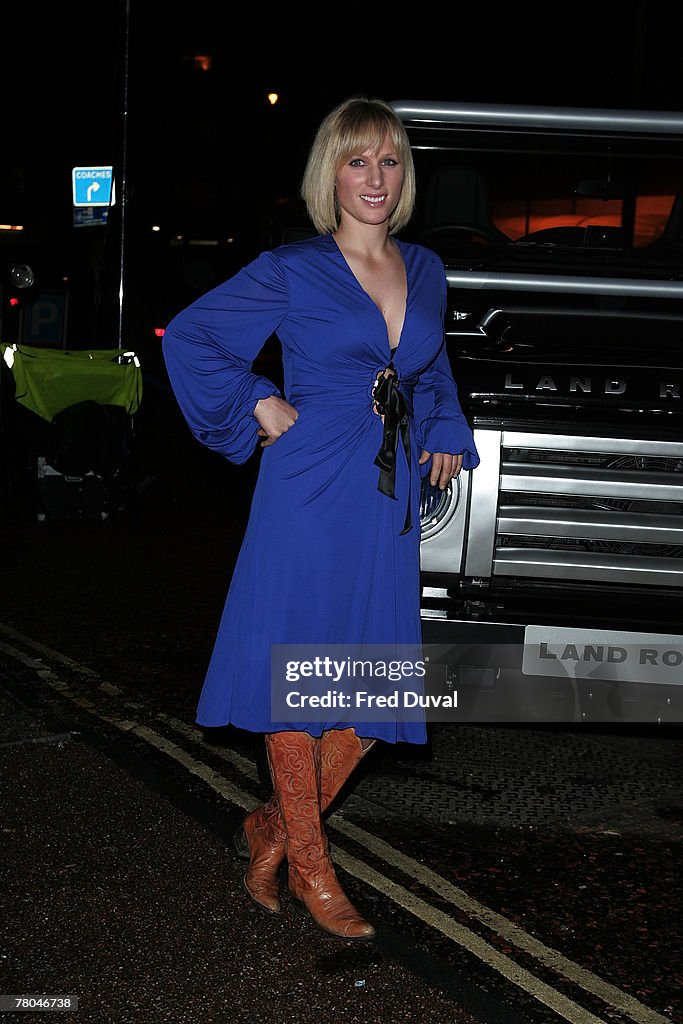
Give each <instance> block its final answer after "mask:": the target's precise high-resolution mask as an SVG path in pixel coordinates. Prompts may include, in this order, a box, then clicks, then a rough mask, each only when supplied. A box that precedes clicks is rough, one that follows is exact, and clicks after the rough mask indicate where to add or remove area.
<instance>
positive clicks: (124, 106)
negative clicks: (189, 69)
mask: <svg viewBox="0 0 683 1024" xmlns="http://www.w3.org/2000/svg"><path fill="white" fill-rule="evenodd" d="M124 12H125V13H124V24H123V83H122V100H121V164H120V167H121V189H120V192H121V239H120V248H119V329H118V347H119V348H123V347H124V346H123V294H124V263H125V249H126V207H127V203H128V183H127V180H126V169H127V157H128V152H127V147H128V35H129V27H130V0H124Z"/></svg>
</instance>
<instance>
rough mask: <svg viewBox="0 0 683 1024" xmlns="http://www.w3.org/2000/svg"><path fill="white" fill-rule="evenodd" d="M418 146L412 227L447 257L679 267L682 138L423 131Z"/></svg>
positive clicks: (517, 262) (452, 259) (641, 271)
mask: <svg viewBox="0 0 683 1024" xmlns="http://www.w3.org/2000/svg"><path fill="white" fill-rule="evenodd" d="M413 154H414V159H415V165H416V171H417V180H418V201H417V206H416V213H415V218H414V220H413V222H412V224H411V227H410V230H409V234H410V237H411V240H416V241H420V242H422V243H423V244H425V245H428V246H429V247H430V248H433V249H434V250H435V251H437V252H438V253H439V254H440V255H441V256H442V258H443V259H444V261H445V262H446V263H456V264H458V263H462V262H463V261H465V262H467V261H472V260H474V261H476V262H479V263H482V264H500V263H501V262H504V263H508V264H509V263H512V264H514V265H523V264H525V263H531V264H533V263H535V262H536V261H538V260H552V261H553V262H555V263H558V264H559V263H562V262H564V263H566V264H567V265H576V264H578V265H581V264H582V263H583V264H585V265H586V266H587V267H591V265H594V266H600V265H603V266H605V267H607V266H612V270H614V267H615V265H617V264H621V265H624V266H626V265H628V264H630V265H631V267H632V269H633V268H636V270H637V272H638V273H639V274H645V276H649V273H650V270H649V269H648V268H652V269H654V270H655V271H657V269H658V268H659V271H660V272H662V271H663V272H665V273H669V272H670V271H673V272H674V273H675V274H676V275H677V276H678V275H679V274H680V268H681V255H682V253H683V144H682V143H679V142H675V143H672V142H671V141H670V140H666V139H665V140H658V139H657V138H645V139H638V140H634V139H615V140H602V139H595V138H589V139H585V138H562V137H559V136H557V135H538V136H536V135H534V136H526V135H522V134H518V135H514V134H512V133H509V134H508V135H506V136H505V137H499V136H498V135H496V133H493V132H489V133H487V132H479V133H477V132H472V131H464V132H463V133H462V134H458V133H454V132H452V131H450V132H449V133H448V136H447V138H446V139H445V140H439V139H438V138H437V137H436V135H435V134H432V136H431V137H430V138H429V139H426V140H425V139H424V138H418V140H417V141H416V143H415V144H414V148H413ZM677 197H680V198H679V199H678V200H677ZM578 272H580V271H578Z"/></svg>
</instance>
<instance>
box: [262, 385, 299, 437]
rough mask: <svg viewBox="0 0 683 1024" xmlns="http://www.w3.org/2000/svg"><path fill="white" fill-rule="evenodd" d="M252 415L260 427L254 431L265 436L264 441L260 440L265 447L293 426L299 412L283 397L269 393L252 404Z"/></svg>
mask: <svg viewBox="0 0 683 1024" xmlns="http://www.w3.org/2000/svg"><path fill="white" fill-rule="evenodd" d="M254 416H255V417H256V419H257V420H258V424H259V428H260V429H259V430H257V431H256V433H257V434H259V435H260V436H261V437H265V441H261V448H267V447H268V445H271V444H275V442H276V441H277V439H278V437H282V435H283V434H286V433H287V431H288V430H289V428H290V427H293V426H294V424H295V423H296V421H297V420H298V418H299V413H298V412H297V411H296V409H295V408H294V406H293V405H290V404H289V402H286V401H285V399H284V398H278V396H277V395H269V396H268V398H260V399H259V400H258V402H257V403H256V405H255V406H254Z"/></svg>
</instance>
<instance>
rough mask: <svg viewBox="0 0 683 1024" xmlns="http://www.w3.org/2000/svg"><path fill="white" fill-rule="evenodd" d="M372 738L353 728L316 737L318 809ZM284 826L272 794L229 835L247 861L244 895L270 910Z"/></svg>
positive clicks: (275, 899)
mask: <svg viewBox="0 0 683 1024" xmlns="http://www.w3.org/2000/svg"><path fill="white" fill-rule="evenodd" d="M374 743H375V741H374V740H360V739H359V738H358V736H356V733H355V731H354V730H353V729H331V730H329V731H328V732H325V733H323V735H322V739H321V741H320V793H321V800H320V809H321V812H323V813H324V812H325V811H326V810H327V808H328V807H329V806H330V804H331V803H332V801H333V800H334V799H335V797H336V796H337V794H338V793H339V791H340V789H341V788H342V786H343V785H344V783H345V782H346V780H347V779H348V778H349V776H350V775H351V774H352V772H353V771H354V769H355V768H356V766H357V765H358V763H359V762H360V761H361V760H362V758H363V757H364V756H365V754H366V753H367V752H368V750H369V749H370V747H371V746H373V745H374ZM285 839H286V835H285V830H284V826H283V824H282V819H281V817H280V809H279V807H278V804H277V800H276V798H275V797H274V796H273V797H271V798H270V800H269V801H268V802H267V803H265V804H262V805H261V806H260V807H257V808H256V810H254V811H252V812H251V814H248V815H247V816H246V818H245V819H244V821H243V823H242V825H241V826H240V828H239V829H238V830H237V832H236V833H235V835H234V836H233V844H234V847H235V851H236V853H237V855H238V857H240V858H241V859H242V860H248V861H249V867H248V868H247V870H246V872H245V875H244V879H243V884H244V888H245V889H246V892H247V895H248V896H250V897H251V899H252V900H253V901H254V902H255V903H258V905H259V906H260V907H263V909H264V910H267V911H269V912H270V913H272V914H277V913H279V911H280V898H279V889H278V880H277V876H278V872H279V870H280V865H281V864H282V862H283V860H284V859H285Z"/></svg>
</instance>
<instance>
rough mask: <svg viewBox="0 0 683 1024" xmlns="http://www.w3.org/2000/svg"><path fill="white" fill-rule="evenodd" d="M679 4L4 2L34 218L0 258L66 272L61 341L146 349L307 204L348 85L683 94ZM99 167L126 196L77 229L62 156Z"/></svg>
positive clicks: (11, 185)
mask: <svg viewBox="0 0 683 1024" xmlns="http://www.w3.org/2000/svg"><path fill="white" fill-rule="evenodd" d="M674 10H675V5H669V4H667V3H663V2H660V0H654V2H649V3H645V2H643V0H622V2H619V3H611V2H606V3H583V2H581V3H574V4H565V5H561V6H560V5H552V4H546V3H543V4H541V3H518V4H515V5H514V6H512V5H510V6H503V7H502V8H501V9H500V10H499V11H497V12H495V13H493V12H492V10H491V9H490V7H489V6H488V5H482V4H477V5H474V4H473V5H471V6H470V7H466V6H463V5H452V6H451V7H447V6H444V7H443V8H440V9H436V10H435V9H434V7H433V6H431V7H424V5H413V6H411V7H409V8H407V9H399V8H398V6H397V5H393V6H389V7H386V8H384V9H382V10H366V9H363V8H359V7H348V8H347V9H345V10H340V9H339V8H322V7H320V6H316V7H311V8H306V7H296V8H293V7H291V6H288V7H287V9H286V10H285V9H271V8H270V6H262V5H242V6H240V7H239V8H237V7H235V6H228V5H219V4H216V3H213V2H207V0H191V2H189V3H187V4H183V5H181V6H177V7H171V6H170V5H167V4H161V3H158V2H156V0H153V2H144V0H101V2H100V3H98V4H97V5H94V6H93V5H84V4H76V5H65V4H59V5H51V6H50V7H48V8H46V9H36V8H35V7H32V6H31V5H22V6H21V8H15V9H14V10H11V11H8V12H4V13H3V16H2V22H3V25H2V33H1V36H0V38H2V49H3V54H2V60H1V61H0V74H1V75H2V101H3V108H2V109H3V143H4V145H3V158H2V161H0V223H23V224H24V225H25V230H24V232H23V233H22V240H21V243H19V242H18V241H17V238H16V237H9V238H8V237H7V233H6V232H0V235H1V236H3V237H1V238H0V246H2V255H3V256H4V263H5V267H7V266H8V265H9V263H10V262H11V261H12V260H13V259H14V258H15V257H16V256H19V257H25V258H26V259H27V261H29V262H31V263H32V264H33V265H35V266H36V268H37V270H38V271H39V274H40V278H39V281H38V286H39V287H43V288H45V287H56V286H57V285H58V282H59V281H60V280H62V278H63V277H64V276H68V278H69V285H68V286H69V289H70V312H69V337H68V339H67V347H69V346H70V347H82V346H87V345H93V344H94V345H100V346H102V345H104V346H107V345H109V344H115V343H116V342H117V332H118V333H121V332H123V335H124V342H125V344H126V345H127V346H128V347H131V346H135V347H139V346H141V345H143V344H146V343H147V342H148V339H149V332H150V330H151V326H152V324H154V323H156V322H159V323H163V322H164V321H167V320H168V318H169V317H170V316H171V315H172V314H173V312H175V311H176V309H178V308H180V307H181V306H182V305H184V304H186V303H187V301H190V300H191V299H192V298H193V297H194V295H195V294H196V293H197V292H201V291H203V290H206V289H207V288H208V287H210V286H211V285H213V284H214V283H218V279H222V278H224V277H225V276H228V275H229V274H230V273H232V272H233V271H234V270H235V269H237V267H239V266H240V265H241V264H242V263H244V262H245V261H246V260H247V259H248V258H250V257H251V256H253V255H255V254H256V253H257V252H258V251H260V249H261V248H263V247H266V246H269V245H272V244H276V243H277V242H278V241H279V236H278V229H279V226H280V225H281V224H282V223H283V222H286V221H287V219H288V218H290V219H294V220H296V218H297V217H298V216H300V214H299V213H298V211H297V191H298V184H299V181H300V177H301V173H302V171H303V166H304V162H305V157H306V152H307V149H308V146H309V145H310V143H311V141H312V138H313V135H314V132H315V129H316V127H317V125H318V123H319V122H320V120H321V118H322V117H323V116H324V115H325V113H327V111H328V110H329V109H331V107H333V106H334V105H335V104H336V103H338V102H339V101H340V100H342V99H344V98H345V97H347V96H349V95H351V94H356V93H365V94H369V95H375V96H381V97H383V98H385V99H388V100H395V99H422V100H455V101H458V100H459V101H477V102H493V103H520V104H539V105H562V106H595V107H603V108H605V107H633V108H643V109H661V110H678V109H683V80H682V78H681V75H680V69H679V64H680V62H679V56H678V38H679V35H678V31H677V27H676V24H674V22H673V21H672V17H675V16H674V15H672V13H671V12H672V11H674ZM198 55H204V56H207V57H209V58H210V69H209V70H200V69H199V68H198V67H197V64H196V61H195V57H197V56H198ZM270 91H276V92H277V93H278V94H279V96H280V99H279V102H278V103H277V104H276V105H275V106H271V105H270V104H269V103H268V100H267V94H268V92H270ZM100 164H103V165H109V164H113V165H114V167H115V174H116V177H117V186H118V195H119V204H118V207H117V208H116V209H114V210H113V211H112V212H111V214H110V219H109V224H108V226H107V228H106V229H105V228H103V227H86V228H83V227H80V228H75V227H74V225H73V209H72V205H71V168H72V167H74V166H79V165H85V166H89V165H100ZM124 180H125V185H126V191H125V195H126V205H125V221H124V225H125V237H124V238H123V239H122V234H121V219H120V218H121V210H122V206H121V203H120V197H121V195H122V191H123V189H122V185H123V183H124ZM153 224H156V225H158V226H159V227H160V231H159V232H157V233H156V234H154V235H153V234H152V232H151V227H152V225H153ZM178 234H182V235H184V236H186V237H187V236H190V235H192V236H194V237H208V238H212V239H215V240H219V241H220V243H221V245H220V248H218V249H215V250H214V251H213V252H212V253H211V254H208V252H207V250H204V251H203V253H202V258H201V259H199V258H196V252H195V253H193V259H192V260H191V261H188V260H187V258H186V256H187V253H186V251H185V255H183V253H182V252H178V251H174V252H173V253H171V252H170V249H169V239H171V238H173V237H175V236H176V235H178ZM228 238H231V239H233V241H232V242H231V243H229V244H228V243H227V242H226V239H228ZM209 255H210V257H211V258H210V260H209ZM122 275H124V281H125V290H124V295H125V300H124V313H123V324H121V323H120V322H119V317H120V316H121V313H120V310H119V300H118V288H119V284H120V279H121V276H122Z"/></svg>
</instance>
